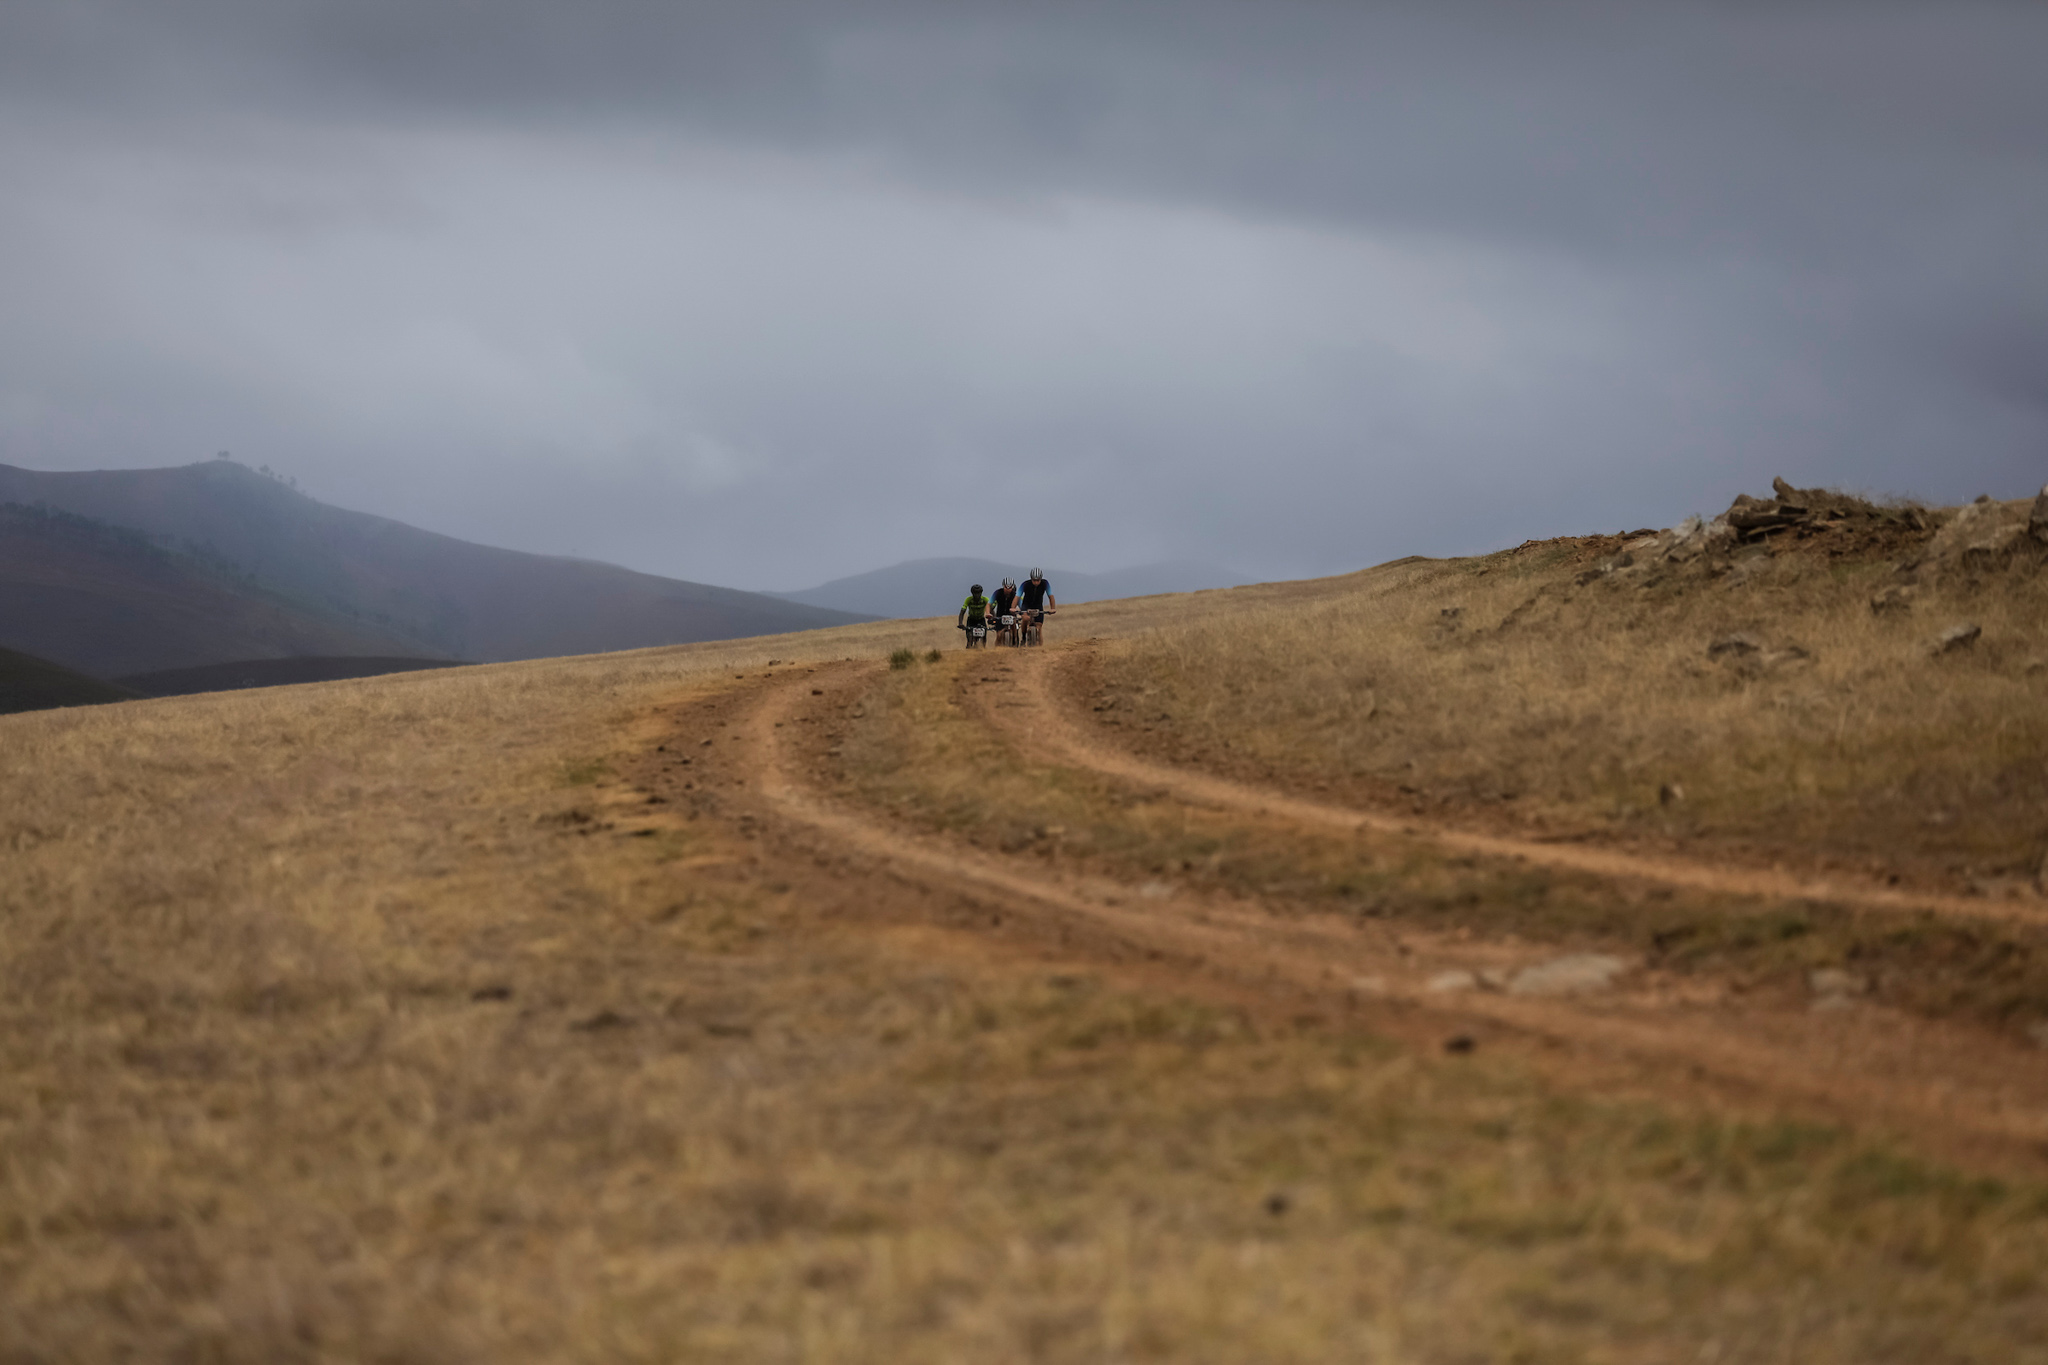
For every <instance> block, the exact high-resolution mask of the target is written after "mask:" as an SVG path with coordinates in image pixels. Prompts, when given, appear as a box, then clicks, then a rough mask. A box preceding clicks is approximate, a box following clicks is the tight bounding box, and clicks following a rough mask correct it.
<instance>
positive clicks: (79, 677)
mask: <svg viewBox="0 0 2048 1365" xmlns="http://www.w3.org/2000/svg"><path fill="white" fill-rule="evenodd" d="M139 695H141V694H140V693H136V692H131V691H129V690H128V689H127V688H125V687H116V686H115V685H114V684H112V683H107V682H101V681H100V680H99V679H98V678H88V677H86V676H85V674H83V673H79V672H77V671H75V670H73V669H69V668H66V667H64V666H63V665H62V664H56V663H52V662H50V661H49V660H48V659H39V658H37V657H36V656H35V655H33V654H23V653H20V652H19V651H17V650H12V649H0V716H6V715H12V714H14V713H15V712H17V711H47V710H50V709H51V708H52V707H58V706H99V705H101V704H102V703H105V702H110V701H130V700H132V699H134V698H135V697H137V696H139Z"/></svg>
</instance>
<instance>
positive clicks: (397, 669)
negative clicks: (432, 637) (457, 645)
mask: <svg viewBox="0 0 2048 1365" xmlns="http://www.w3.org/2000/svg"><path fill="white" fill-rule="evenodd" d="M451 666H454V665H451V664H450V663H449V661H448V660H446V659H407V658H378V657H370V658H364V657H355V658H348V657H342V658H332V657H320V656H317V655H315V656H310V657H307V656H301V657H294V658H289V659H242V660H238V661H236V662H233V663H224V664H206V665H203V666H202V667H199V668H171V669H165V670H163V671H161V672H156V673H130V674H128V675H126V676H123V677H117V678H115V679H114V682H115V683H116V684H117V685H119V686H121V687H126V688H131V689H133V690H134V691H135V692H136V693H138V694H140V695H142V696H145V697H189V696H193V695H196V694H197V693H200V692H236V691H240V690H241V689H243V688H247V687H289V686H293V685H295V684H298V683H313V682H338V681H341V680H342V679H345V678H381V677H385V676H387V675H388V674H392V673H418V672H421V671H422V670H425V669H430V668H448V667H451Z"/></svg>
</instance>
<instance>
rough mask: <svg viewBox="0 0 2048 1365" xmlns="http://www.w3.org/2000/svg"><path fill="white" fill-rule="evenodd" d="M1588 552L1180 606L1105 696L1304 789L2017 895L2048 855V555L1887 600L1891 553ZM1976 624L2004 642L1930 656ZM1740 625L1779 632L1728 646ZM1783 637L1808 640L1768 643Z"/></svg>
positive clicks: (1149, 728)
mask: <svg viewBox="0 0 2048 1365" xmlns="http://www.w3.org/2000/svg"><path fill="white" fill-rule="evenodd" d="M1575 548H1576V547H1574V546H1573V545H1572V544H1571V543H1569V542H1553V543H1548V544H1544V545H1537V546H1531V547H1525V548H1524V549H1522V550H1519V551H1507V552H1503V553H1501V554H1495V555H1488V556H1484V557H1481V558H1476V559H1469V560H1455V561H1422V562H1409V563H1403V564H1398V565H1393V566H1388V567H1385V568H1381V569H1377V570H1369V571H1367V572H1365V573H1363V574H1359V575H1354V576H1353V577H1352V578H1351V579H1349V580H1335V582H1342V583H1343V584H1344V590H1343V591H1341V592H1326V593H1325V594H1324V595H1323V596H1321V597H1320V598H1318V599H1316V600H1311V601H1303V602H1291V601H1287V600H1284V599H1283V600H1269V601H1268V602H1267V603H1266V604H1263V605H1261V606H1259V607H1258V608H1256V609H1254V610H1250V611H1244V612H1237V613H1232V614H1231V615H1229V616H1227V617H1223V616H1218V617H1209V618H1207V619H1195V620H1189V621H1184V622H1183V621H1175V622H1173V623H1171V624H1169V625H1168V626H1166V627H1165V628H1163V629H1158V630H1155V631H1152V632H1149V633H1145V634H1142V635H1140V636H1139V637H1137V638H1136V639H1133V640H1131V641H1129V642H1127V643H1124V644H1122V645H1120V646H1118V647H1116V648H1113V649H1111V650H1109V651H1107V653H1106V663H1105V666H1104V673H1103V681H1104V683H1105V684H1106V691H1105V692H1104V693H1103V694H1102V696H1101V697H1099V698H1098V701H1099V702H1100V701H1106V702H1107V703H1108V704H1109V706H1110V708H1111V710H1110V713H1109V719H1110V720H1111V721H1113V722H1121V723H1122V724H1123V725H1124V727H1125V728H1124V733H1125V736H1126V738H1127V739H1128V740H1129V741H1130V742H1134V743H1138V744H1140V745H1141V747H1150V748H1151V749H1153V750H1154V751H1155V752H1161V753H1166V754H1170V755H1172V756H1174V757H1176V758H1179V759H1182V760H1183V761H1190V762H1196V763H1205V764H1213V765H1219V766H1223V767H1226V768H1235V769H1239V770H1244V771H1248V772H1252V773H1256V774H1258V775H1260V776H1262V777H1265V778H1268V779H1272V780H1281V781H1286V782H1289V783H1292V784H1296V785H1306V786H1311V787H1324V788H1329V789H1338V790H1349V791H1354V792H1356V793H1358V794H1360V795H1362V796H1369V795H1377V796H1382V797H1384V796H1388V795H1400V796H1403V797H1408V798H1413V799H1416V800H1418V801H1420V802H1423V803H1425V804H1430V805H1435V804H1440V803H1446V802H1448V803H1451V804H1454V805H1459V806H1465V807H1474V806H1479V807H1492V808H1495V809H1497V810H1500V811H1502V812H1503V813H1509V814H1512V813H1516V812H1528V813H1529V814H1530V815H1531V816H1532V818H1535V819H1537V820H1538V821H1540V822H1541V823H1543V824H1546V825H1548V826H1550V827H1553V828H1559V827H1563V828H1570V827H1579V828H1589V829H1601V830H1610V831H1616V832H1634V833H1642V834H1649V835H1671V836H1677V837H1681V838H1688V839H1697V838H1702V837H1705V838H1713V839H1717V840H1721V841H1723V842H1725V843H1730V844H1745V845H1755V846H1757V847H1759V848H1760V849H1761V850H1762V851H1763V856H1764V857H1765V858H1766V859H1768V858H1772V857H1781V856H1792V857H1802V858H1809V859H1810V858H1811V857H1813V856H1814V855H1816V854H1818V855H1820V856H1822V857H1825V858H1832V859H1834V860H1836V861H1844V862H1849V863H1852V864H1855V865H1859V866H1863V867H1866V868H1872V869H1879V870H1887V871H1891V870H1904V871H1906V872H1909V873H1915V872H1924V873H1927V874H1929V875H1942V876H1946V877H1949V878H1951V879H1956V880H1963V881H1968V880H1976V881H1979V882H1981V883H1984V884H1985V887H1984V889H1986V890H1988V891H1991V892H1992V893H1994V894H1999V893H2004V892H2008V891H2017V890H2019V889H2020V888H2021V886H2023V885H2024V884H2025V883H2027V882H2029V881H2031V880H2032V879H2033V877H2034V876H2035V873H2036V870H2037V869H2038V868H2040V867H2041V865H2042V859H2043V854H2044V852H2048V705H2044V702H2048V574H2043V573H2041V572H2039V570H2038V566H2037V565H2036V564H2034V563H2033V562H2032V561H2024V562H2022V563H2019V564H2017V565H2015V566H2014V567H2013V568H2012V569H2010V570H2009V571H2005V572H2000V573H1997V574H1992V575H1990V576H1988V577H1985V578H1976V579H1972V578H1970V577H1967V576H1963V575H1954V576H1950V577H1948V578H1946V579H1944V580H1943V581H1941V582H1938V583H1936V584H1934V585H1931V586H1929V587H1928V588H1927V589H1926V590H1925V591H1924V592H1923V595H1922V596H1921V597H1920V599H1919V600H1918V601H1917V602H1916V603H1915V605H1914V606H1913V608H1912V610H1911V611H1910V612H1909V613H1904V614H1899V615H1879V614H1876V613H1874V612H1873V611H1872V610H1871V608H1870V605H1869V604H1870V599H1871V598H1872V596H1873V594H1874V593H1875V592H1877V591H1879V590H1881V589H1883V588H1884V587H1886V586H1887V585H1889V584H1890V583H1892V582H1894V581H1896V580H1895V576H1894V575H1893V573H1892V569H1893V565H1892V563H1891V562H1889V561H1887V560H1882V559H1877V558H1856V557H1850V558H1845V559H1842V560H1838V561H1833V562H1830V561H1827V560H1825V559H1822V558H1820V557H1817V556H1806V555H1798V554H1784V555H1778V556H1770V555H1767V554H1763V553H1762V552H1756V553H1755V555H1754V557H1753V558H1751V559H1750V560H1749V561H1748V562H1746V563H1744V564H1743V565H1742V566H1741V567H1742V569H1743V570H1744V571H1742V572H1738V573H1735V574H1730V575H1728V576H1726V577H1723V578H1718V579H1717V578H1710V577H1708V576H1707V575H1706V574H1705V573H1703V572H1700V571H1699V570H1698V568H1697V567H1695V568H1693V569H1692V570H1690V571H1676V570H1674V571H1672V572H1669V573H1666V574H1664V575H1662V576H1661V579H1653V580H1652V581H1650V582H1649V583H1647V584H1644V583H1643V581H1642V579H1641V578H1639V577H1633V576H1629V575H1616V576H1614V577H1612V578H1608V579H1602V580H1597V581H1594V582H1591V583H1586V584H1584V585H1580V584H1578V583H1577V582H1576V579H1577V577H1578V576H1579V574H1580V573H1581V571H1582V570H1583V569H1584V568H1585V567H1586V565H1587V563H1588V561H1589V560H1590V558H1591V556H1589V555H1585V554H1577V553H1574V550H1575ZM1450 613H1454V614H1450ZM1959 621H1972V622H1976V623H1979V624H1980V625H1981V626H1982V628H1983V637H1982V640H1981V642H1980V643H1979V644H1977V645H1976V646H1975V647H1974V648H1972V649H1967V650H1960V651H1956V652H1954V653H1952V654H1948V655H1936V654H1934V653H1933V652H1932V651H1931V649H1930V644H1931V642H1932V640H1933V639H1934V637H1935V636H1936V635H1937V633H1938V632H1939V631H1941V630H1942V629H1943V628H1945V627H1947V626H1949V625H1951V624H1953V623H1955V622H1959ZM1738 632H1740V633H1746V634H1749V635H1751V636H1752V637H1754V638H1755V639H1757V640H1758V641H1760V642H1761V643H1762V645H1763V646H1764V648H1763V651H1762V653H1761V654H1760V655H1758V656H1754V657H1752V658H1750V659H1748V660H1743V659H1742V658H1740V656H1731V657H1728V658H1725V659H1724V660H1721V661H1716V660H1713V659H1710V658H1709V656H1708V652H1707V651H1708V648H1709V646H1710V644H1712V643H1713V642H1715V641H1717V640H1719V639H1722V638H1724V637H1726V636H1729V635H1731V634H1735V633H1738ZM1788 646H1797V647H1799V648H1800V649H1802V650H1804V651H1806V652H1807V653H1808V654H1809V655H1810V656H1811V657H1810V658H1808V659H1805V660H1796V659H1788V660H1783V661H1779V662H1775V663H1772V664H1769V665H1766V664H1765V663H1764V662H1763V661H1764V660H1766V659H1769V658H1770V657H1771V656H1772V655H1773V654H1776V653H1779V652H1782V651H1784V650H1785V649H1786V647H1788ZM1667 788H1669V789H1671V790H1669V791H1667V790H1666V789H1667ZM2001 883H2005V884H2003V885H2002V884H2001Z"/></svg>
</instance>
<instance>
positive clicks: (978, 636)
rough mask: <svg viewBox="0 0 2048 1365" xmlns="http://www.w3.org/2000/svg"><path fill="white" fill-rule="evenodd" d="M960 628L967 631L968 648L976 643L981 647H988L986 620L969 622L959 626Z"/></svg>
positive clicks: (971, 647)
mask: <svg viewBox="0 0 2048 1365" xmlns="http://www.w3.org/2000/svg"><path fill="white" fill-rule="evenodd" d="M960 629H962V630H964V631H966V632H967V647H968V648H969V649H973V648H974V647H976V646H977V645H979V646H980V647H981V648H983V649H987V648H988V623H987V622H986V621H977V622H970V623H969V624H967V625H964V626H962V627H960Z"/></svg>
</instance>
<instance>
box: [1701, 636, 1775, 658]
mask: <svg viewBox="0 0 2048 1365" xmlns="http://www.w3.org/2000/svg"><path fill="white" fill-rule="evenodd" d="M1763 647H1764V642H1763V641H1762V640H1759V639H1757V638H1756V636H1754V635H1751V634H1748V633H1747V632H1745V631H1737V632H1735V633H1734V634H1733V635H1723V636H1722V637H1721V638H1720V639H1718V640H1716V641H1714V643H1712V644H1710V645H1708V646H1707V657H1708V658H1709V659H1722V658H1729V657H1733V658H1737V659H1740V658H1742V657H1744V656H1745V655H1749V654H1755V653H1757V652H1758V651H1759V650H1761V649H1762V648H1763Z"/></svg>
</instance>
